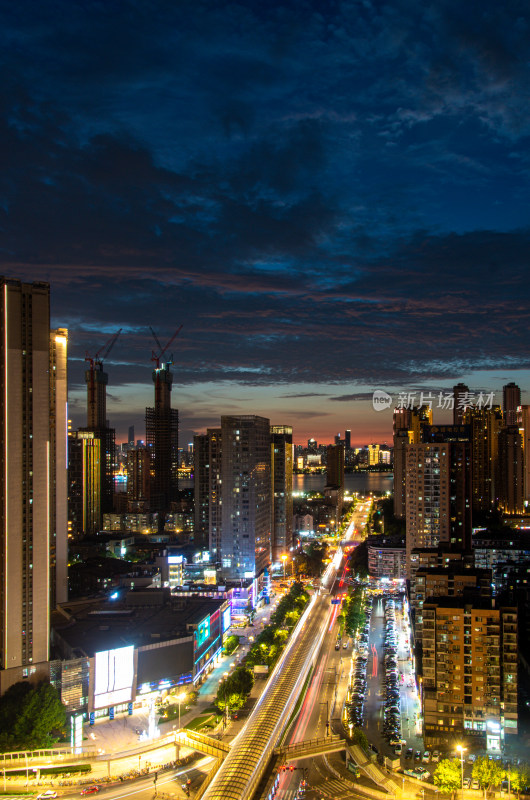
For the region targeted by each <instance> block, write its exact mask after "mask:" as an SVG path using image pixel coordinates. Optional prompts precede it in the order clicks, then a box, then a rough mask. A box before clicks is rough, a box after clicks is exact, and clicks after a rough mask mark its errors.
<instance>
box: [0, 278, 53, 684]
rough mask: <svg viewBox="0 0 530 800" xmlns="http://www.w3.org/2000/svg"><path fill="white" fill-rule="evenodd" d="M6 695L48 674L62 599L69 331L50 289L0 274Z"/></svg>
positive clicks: (0, 663) (1, 658)
mask: <svg viewBox="0 0 530 800" xmlns="http://www.w3.org/2000/svg"><path fill="white" fill-rule="evenodd" d="M0 291H1V299H0V305H1V312H0V313H1V320H2V332H1V335H2V356H1V362H0V372H1V384H2V387H1V400H0V404H1V408H2V422H1V433H0V439H1V442H0V446H1V448H2V454H3V457H2V459H0V493H1V503H0V519H1V523H0V524H1V525H2V531H3V534H2V539H1V544H0V548H1V558H0V631H1V644H0V693H3V692H4V691H5V690H6V689H7V688H9V686H11V685H12V684H14V683H16V682H18V681H21V680H24V679H26V678H27V679H28V680H40V679H43V678H46V677H48V659H49V638H50V624H49V619H50V610H51V608H52V607H54V606H55V603H56V600H63V599H65V598H66V547H67V544H66V537H67V529H66V508H65V500H66V479H67V476H66V430H67V427H66V425H67V422H66V402H67V397H66V354H67V332H66V330H64V329H60V330H56V331H50V289H49V286H48V284H45V283H33V284H31V283H22V282H20V281H17V280H10V279H6V278H2V279H1V280H0Z"/></svg>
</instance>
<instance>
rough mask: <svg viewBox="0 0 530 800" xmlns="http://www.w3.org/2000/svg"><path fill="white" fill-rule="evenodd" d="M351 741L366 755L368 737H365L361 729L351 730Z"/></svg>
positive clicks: (368, 744) (368, 745)
mask: <svg viewBox="0 0 530 800" xmlns="http://www.w3.org/2000/svg"><path fill="white" fill-rule="evenodd" d="M352 738H353V741H354V743H355V744H358V745H359V747H360V748H361V749H362V750H364V752H365V753H368V751H369V749H370V743H369V742H368V737H367V736H366V734H365V732H364V731H363V730H362V729H361V728H354V729H353V737H352Z"/></svg>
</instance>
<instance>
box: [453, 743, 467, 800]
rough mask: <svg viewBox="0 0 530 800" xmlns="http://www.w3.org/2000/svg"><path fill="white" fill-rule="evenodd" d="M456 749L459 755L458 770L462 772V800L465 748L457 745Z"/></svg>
mask: <svg viewBox="0 0 530 800" xmlns="http://www.w3.org/2000/svg"><path fill="white" fill-rule="evenodd" d="M456 749H457V750H458V752H459V753H460V770H461V772H462V800H464V753H465V752H466V750H467V747H462V745H461V744H457V746H456Z"/></svg>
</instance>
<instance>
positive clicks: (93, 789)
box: [81, 786, 99, 794]
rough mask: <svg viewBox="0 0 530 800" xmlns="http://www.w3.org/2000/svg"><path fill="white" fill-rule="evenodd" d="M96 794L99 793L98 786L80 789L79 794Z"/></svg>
mask: <svg viewBox="0 0 530 800" xmlns="http://www.w3.org/2000/svg"><path fill="white" fill-rule="evenodd" d="M96 792H99V786H86V787H85V788H84V789H81V794H96Z"/></svg>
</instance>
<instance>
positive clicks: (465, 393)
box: [453, 383, 470, 425]
mask: <svg viewBox="0 0 530 800" xmlns="http://www.w3.org/2000/svg"><path fill="white" fill-rule="evenodd" d="M469 399H470V398H469V386H466V384H465V383H457V384H456V386H453V424H454V425H463V424H464V415H465V412H466V410H467V409H468V408H469V403H468V400H469Z"/></svg>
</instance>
